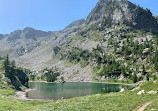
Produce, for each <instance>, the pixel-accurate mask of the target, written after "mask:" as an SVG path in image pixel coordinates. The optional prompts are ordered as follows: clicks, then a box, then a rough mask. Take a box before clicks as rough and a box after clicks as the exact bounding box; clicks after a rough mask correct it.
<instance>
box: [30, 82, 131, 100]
mask: <svg viewBox="0 0 158 111" xmlns="http://www.w3.org/2000/svg"><path fill="white" fill-rule="evenodd" d="M29 88H31V89H34V90H32V91H29V92H28V94H27V96H28V98H29V99H44V100H60V99H69V98H74V97H81V96H86V95H93V94H104V93H111V92H119V91H120V90H121V89H122V88H124V89H125V90H131V89H133V88H134V87H132V86H129V85H120V84H106V83H88V82H68V83H46V82H30V83H29Z"/></svg>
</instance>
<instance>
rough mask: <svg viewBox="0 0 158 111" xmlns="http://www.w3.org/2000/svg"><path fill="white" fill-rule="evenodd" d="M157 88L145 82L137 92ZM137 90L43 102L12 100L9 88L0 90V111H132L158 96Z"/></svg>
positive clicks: (12, 92)
mask: <svg viewBox="0 0 158 111" xmlns="http://www.w3.org/2000/svg"><path fill="white" fill-rule="evenodd" d="M0 84H1V83H0ZM157 86H158V81H157V82H156V83H153V82H147V83H145V84H144V85H142V86H141V87H140V89H139V90H143V89H144V90H145V91H150V90H151V89H152V90H156V89H157V88H158V87H157ZM139 90H137V91H125V92H122V93H121V92H119V93H110V94H96V95H91V96H85V97H76V98H72V99H68V100H60V101H54V102H53V101H52V102H51V101H49V102H44V101H25V100H18V99H15V98H12V97H10V96H8V95H11V94H14V93H15V90H14V89H12V88H10V87H9V88H8V89H1V90H0V111H134V110H136V109H137V108H138V107H139V106H141V105H143V104H144V103H146V102H148V101H151V100H155V99H158V95H149V94H144V95H137V92H138V91H139ZM151 108H158V104H157V102H155V103H153V104H151V106H149V108H148V109H151ZM148 109H147V110H148Z"/></svg>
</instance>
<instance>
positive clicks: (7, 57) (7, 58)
mask: <svg viewBox="0 0 158 111" xmlns="http://www.w3.org/2000/svg"><path fill="white" fill-rule="evenodd" d="M3 67H4V71H5V76H6V77H8V76H9V72H10V61H9V56H8V55H7V56H6V57H5V60H4V63H3Z"/></svg>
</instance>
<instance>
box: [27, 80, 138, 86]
mask: <svg viewBox="0 0 158 111" xmlns="http://www.w3.org/2000/svg"><path fill="white" fill-rule="evenodd" d="M29 82H44V83H60V82H47V81H29ZM66 83H103V84H120V85H128V86H133V87H138V86H139V84H138V83H137V84H136V83H132V84H127V83H117V82H116V83H115V82H101V81H100V82H96V81H85V82H84V81H81V82H71V81H70V82H66ZM63 84H64V83H63Z"/></svg>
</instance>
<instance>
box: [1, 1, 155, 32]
mask: <svg viewBox="0 0 158 111" xmlns="http://www.w3.org/2000/svg"><path fill="white" fill-rule="evenodd" d="M98 1H99V0H0V33H2V34H6V33H10V32H12V31H14V30H17V29H23V28H25V27H33V28H35V29H39V30H44V31H56V30H61V29H63V28H64V27H66V26H67V25H68V24H70V23H71V22H72V21H75V20H78V19H80V18H86V17H87V15H88V13H89V12H90V11H91V10H92V9H93V8H94V7H95V5H96V3H97V2H98ZM130 1H131V2H133V3H136V4H140V6H141V7H144V8H149V9H150V10H151V12H152V13H153V15H158V0H130Z"/></svg>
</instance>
